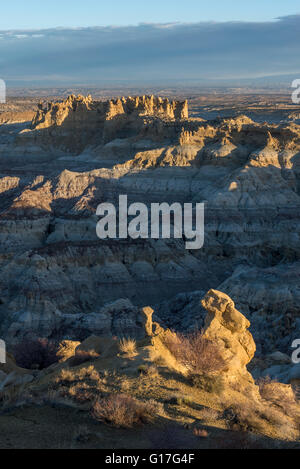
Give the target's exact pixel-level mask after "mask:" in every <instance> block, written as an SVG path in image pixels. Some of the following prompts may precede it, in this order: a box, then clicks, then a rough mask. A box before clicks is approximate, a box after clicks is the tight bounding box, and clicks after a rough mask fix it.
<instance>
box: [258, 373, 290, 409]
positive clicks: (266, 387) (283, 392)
mask: <svg viewBox="0 0 300 469" xmlns="http://www.w3.org/2000/svg"><path fill="white" fill-rule="evenodd" d="M257 384H258V386H259V392H260V395H261V397H262V398H263V399H266V400H267V401H271V402H273V403H276V404H277V405H279V406H280V407H283V408H288V407H289V406H293V405H295V404H296V403H297V402H296V399H295V396H294V394H293V391H292V390H290V392H288V391H289V390H287V389H286V387H285V386H284V385H282V384H281V383H278V382H277V381H275V380H272V379H271V378H270V377H266V378H261V379H259V380H258V382H257Z"/></svg>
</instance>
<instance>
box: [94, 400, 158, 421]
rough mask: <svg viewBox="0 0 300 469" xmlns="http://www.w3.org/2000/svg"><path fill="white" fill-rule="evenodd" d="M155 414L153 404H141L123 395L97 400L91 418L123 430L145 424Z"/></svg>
mask: <svg viewBox="0 0 300 469" xmlns="http://www.w3.org/2000/svg"><path fill="white" fill-rule="evenodd" d="M155 413H156V405H155V403H154V402H152V401H149V402H141V401H138V400H136V399H134V398H132V397H130V396H127V395H125V394H111V395H110V396H109V397H105V398H103V399H98V400H97V401H96V402H95V404H94V406H93V408H92V416H93V417H94V418H95V419H96V420H99V421H101V422H105V423H108V424H110V425H113V426H114V427H124V428H132V427H134V426H135V425H139V424H143V423H147V422H149V421H151V420H152V419H153V416H154V415H155Z"/></svg>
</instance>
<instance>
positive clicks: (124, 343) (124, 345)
mask: <svg viewBox="0 0 300 469" xmlns="http://www.w3.org/2000/svg"><path fill="white" fill-rule="evenodd" d="M119 349H120V352H122V353H124V354H126V355H131V356H132V355H135V354H136V341H135V340H134V339H125V338H123V339H121V340H120V342H119Z"/></svg>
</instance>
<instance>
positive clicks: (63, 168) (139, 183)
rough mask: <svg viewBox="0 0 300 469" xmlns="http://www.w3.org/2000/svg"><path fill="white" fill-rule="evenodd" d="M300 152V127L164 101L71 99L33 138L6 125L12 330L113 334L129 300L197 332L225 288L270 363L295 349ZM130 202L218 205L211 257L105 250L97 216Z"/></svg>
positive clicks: (4, 258)
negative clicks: (209, 295) (210, 294)
mask: <svg viewBox="0 0 300 469" xmlns="http://www.w3.org/2000/svg"><path fill="white" fill-rule="evenodd" d="M24 127H25V128H24ZM299 155H300V127H299V125H297V124H295V123H292V124H291V123H290V122H288V123H281V124H280V125H275V124H267V123H263V124H261V123H260V124H259V123H256V122H254V121H252V120H251V119H249V118H248V117H247V116H238V117H235V118H227V119H216V120H212V121H204V120H203V119H190V118H188V108H187V103H186V102H182V103H179V102H170V101H167V100H162V99H160V98H154V97H141V98H126V99H125V98H122V99H119V100H114V101H108V102H100V101H93V100H92V98H91V97H87V98H84V97H80V96H79V97H74V96H71V97H69V98H68V99H67V100H65V101H63V102H60V103H50V104H49V105H47V107H46V108H43V107H42V106H40V108H39V109H38V111H37V113H36V115H35V117H34V119H33V122H32V125H31V127H30V128H29V127H27V126H26V124H24V125H23V126H20V125H19V124H18V125H12V126H11V125H9V124H6V125H1V126H0V201H1V211H0V241H1V243H0V300H1V304H0V334H2V336H3V337H8V338H9V340H11V341H16V340H18V339H19V338H20V337H21V336H22V334H27V333H28V332H29V331H32V332H33V333H35V334H37V335H43V336H47V337H52V336H55V335H56V333H57V330H58V329H59V328H61V329H60V330H62V331H64V334H65V336H66V337H67V336H68V331H69V335H70V336H72V337H73V336H74V337H75V333H78V334H80V337H84V335H85V334H86V335H88V334H90V332H91V329H92V328H93V324H94V325H95V326H94V327H96V328H99V329H100V330H101V321H103V330H105V331H106V330H107V326H106V325H105V324H106V323H107V320H106V319H103V316H102V312H101V311H102V308H105V307H106V305H107V303H111V302H115V301H118V300H119V299H120V298H127V299H128V301H130V302H131V304H132V306H133V308H135V307H140V306H143V305H145V304H149V305H151V306H154V305H158V307H157V308H156V314H157V315H158V317H159V318H160V319H161V320H162V322H163V323H164V324H165V325H167V326H170V327H174V328H178V329H183V330H188V329H191V328H193V327H201V326H203V319H204V310H203V308H202V306H201V305H200V300H201V298H202V296H203V293H204V292H205V291H208V290H209V289H211V288H212V289H217V290H221V291H224V292H225V293H226V294H229V295H230V296H231V297H232V298H233V300H234V301H235V303H236V304H237V307H238V308H239V309H240V310H241V311H243V312H245V314H246V315H247V317H248V319H250V320H251V323H252V332H253V334H254V337H255V340H256V342H257V345H258V352H259V353H260V354H265V353H268V352H272V351H274V350H281V351H282V352H285V353H287V352H288V351H289V347H290V344H291V341H292V339H293V338H294V337H297V334H299V333H298V331H299V330H300V328H299V317H300V309H299V301H298V300H299V289H298V283H297V279H298V277H299V255H300V220H299V214H300V163H299V161H300V160H299ZM120 194H127V195H128V203H131V202H143V203H145V204H147V205H149V204H151V203H152V202H168V203H172V202H181V203H187V202H189V203H191V202H193V203H197V202H205V244H204V247H203V249H201V250H199V251H187V250H186V249H185V243H184V241H183V240H173V239H171V240H143V239H138V240H131V239H129V240H119V241H112V240H107V241H100V240H98V239H97V236H96V223H97V220H98V218H97V217H96V215H95V213H96V208H97V206H98V204H99V203H101V202H112V203H114V204H115V205H116V206H117V205H118V198H119V195H120ZM126 301H127V300H126ZM119 314H120V315H122V313H121V312H120V313H116V316H118V315H119ZM126 314H127V315H128V314H129V313H128V311H127V310H126V311H125V313H124V315H125V317H126ZM122 317H123V316H122ZM97 318H102V319H101V320H100V319H99V321H98V319H97ZM86 321H90V323H89V324H88V325H87V322H86ZM113 321H114V323H115V324H117V317H116V319H114V320H113ZM78 324H81V325H80V327H79V326H78ZM96 324H97V326H96ZM122 327H123V326H122ZM130 327H131V326H130ZM130 327H129V329H130ZM266 328H267V331H266ZM116 329H118V327H116ZM75 338H76V337H75Z"/></svg>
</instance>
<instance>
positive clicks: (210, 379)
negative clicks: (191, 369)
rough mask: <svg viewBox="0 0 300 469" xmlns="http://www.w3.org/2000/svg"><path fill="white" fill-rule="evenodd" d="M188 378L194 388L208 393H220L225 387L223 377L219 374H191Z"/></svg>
mask: <svg viewBox="0 0 300 469" xmlns="http://www.w3.org/2000/svg"><path fill="white" fill-rule="evenodd" d="M190 378H191V380H192V383H193V385H194V386H195V387H196V388H198V389H201V390H202V391H205V392H207V393H209V394H216V395H220V394H222V392H223V391H224V389H225V384H224V380H223V377H222V376H219V375H215V376H214V375H212V376H209V375H206V374H203V375H200V374H192V375H190Z"/></svg>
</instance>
